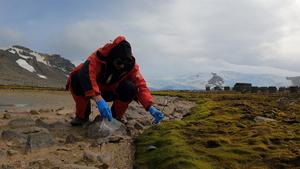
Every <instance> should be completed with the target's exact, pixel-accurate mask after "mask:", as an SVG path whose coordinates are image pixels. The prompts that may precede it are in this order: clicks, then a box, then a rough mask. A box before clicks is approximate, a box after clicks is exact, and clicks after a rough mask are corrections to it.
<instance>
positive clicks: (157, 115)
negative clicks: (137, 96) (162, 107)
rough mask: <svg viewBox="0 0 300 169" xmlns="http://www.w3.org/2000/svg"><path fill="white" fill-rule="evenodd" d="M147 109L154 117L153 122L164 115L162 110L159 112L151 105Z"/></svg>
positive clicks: (155, 122)
mask: <svg viewBox="0 0 300 169" xmlns="http://www.w3.org/2000/svg"><path fill="white" fill-rule="evenodd" d="M148 111H149V112H150V114H151V115H152V116H153V117H154V124H158V123H159V122H160V121H161V120H162V119H163V118H164V117H165V115H164V114H163V113H162V112H160V111H159V110H157V109H156V108H155V107H153V106H151V107H150V108H149V110H148Z"/></svg>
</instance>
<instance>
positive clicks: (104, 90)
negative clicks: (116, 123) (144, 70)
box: [66, 36, 164, 126]
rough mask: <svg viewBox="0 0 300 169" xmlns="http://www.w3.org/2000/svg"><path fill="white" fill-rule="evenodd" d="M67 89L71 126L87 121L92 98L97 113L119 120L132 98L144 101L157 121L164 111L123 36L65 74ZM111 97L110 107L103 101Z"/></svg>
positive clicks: (109, 99) (146, 108)
mask: <svg viewBox="0 0 300 169" xmlns="http://www.w3.org/2000/svg"><path fill="white" fill-rule="evenodd" d="M66 87H67V89H68V90H70V92H71V94H72V96H73V99H74V101H75V103H76V117H75V118H74V119H73V120H72V121H71V124H72V125H73V126H80V125H83V124H84V123H86V122H88V120H89V115H90V113H91V102H90V100H91V99H92V100H94V101H95V102H96V105H97V108H98V110H99V113H100V115H101V116H102V117H103V118H107V119H108V120H109V121H111V120H112V117H114V118H116V119H118V120H120V119H121V118H122V116H123V115H124V113H125V111H126V110H127V108H128V105H129V103H130V102H131V101H132V100H136V101H138V102H139V103H141V104H142V105H143V107H144V108H145V110H146V111H149V112H150V114H151V115H152V116H153V117H154V123H159V122H160V121H161V120H162V119H163V118H164V115H163V113H161V112H160V111H159V110H158V109H156V108H155V107H154V106H153V105H152V104H153V99H152V96H151V94H150V91H149V89H148V87H147V85H146V81H145V80H144V78H143V76H142V74H141V73H140V70H139V66H138V64H136V63H135V58H134V56H133V55H132V50H131V46H130V43H129V42H128V41H127V40H126V39H125V37H124V36H118V37H117V38H116V39H115V40H114V41H113V42H112V43H107V44H106V45H104V46H103V47H101V48H99V49H97V50H96V51H95V52H93V53H92V54H91V55H90V56H89V57H88V58H87V60H86V61H85V62H84V63H83V64H80V65H78V66H77V67H76V68H75V69H74V70H73V71H72V72H71V73H70V76H69V78H68V83H67V86H66ZM110 101H113V104H112V107H111V108H109V106H108V104H107V103H106V102H110Z"/></svg>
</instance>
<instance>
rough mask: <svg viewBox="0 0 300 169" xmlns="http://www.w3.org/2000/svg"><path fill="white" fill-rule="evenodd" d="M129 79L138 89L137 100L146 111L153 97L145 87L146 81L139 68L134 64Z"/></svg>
mask: <svg viewBox="0 0 300 169" xmlns="http://www.w3.org/2000/svg"><path fill="white" fill-rule="evenodd" d="M131 79H132V81H133V82H134V84H135V85H136V87H137V89H138V94H137V99H138V101H139V102H140V103H141V104H142V105H143V107H144V108H145V109H146V110H148V109H149V107H150V106H151V105H152V103H153V97H152V95H151V93H150V90H149V88H148V87H147V84H146V81H145V79H144V78H143V76H142V74H141V72H140V70H139V66H138V65H137V64H136V65H135V67H134V70H133V72H132V74H131Z"/></svg>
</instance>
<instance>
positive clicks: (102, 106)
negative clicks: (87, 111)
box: [96, 98, 112, 121]
mask: <svg viewBox="0 0 300 169" xmlns="http://www.w3.org/2000/svg"><path fill="white" fill-rule="evenodd" d="M96 104H97V108H98V110H99V113H100V114H101V116H102V117H103V118H107V119H108V121H111V120H112V113H111V110H110V108H109V106H108V104H107V103H106V102H105V100H104V99H103V98H101V99H100V100H98V101H97V102H96Z"/></svg>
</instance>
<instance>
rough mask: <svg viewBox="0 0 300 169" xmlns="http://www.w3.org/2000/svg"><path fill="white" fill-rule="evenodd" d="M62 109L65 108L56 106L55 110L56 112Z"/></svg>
mask: <svg viewBox="0 0 300 169" xmlns="http://www.w3.org/2000/svg"><path fill="white" fill-rule="evenodd" d="M63 109H65V108H64V107H60V108H57V109H56V110H55V111H56V112H57V111H61V110H63Z"/></svg>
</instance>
